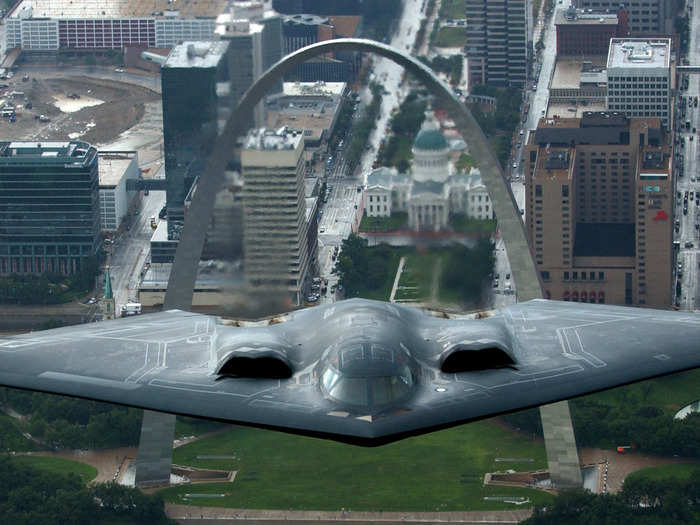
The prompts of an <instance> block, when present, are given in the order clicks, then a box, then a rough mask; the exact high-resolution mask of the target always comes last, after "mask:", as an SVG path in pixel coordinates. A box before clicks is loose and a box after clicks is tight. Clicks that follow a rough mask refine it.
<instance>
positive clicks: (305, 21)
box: [284, 13, 328, 25]
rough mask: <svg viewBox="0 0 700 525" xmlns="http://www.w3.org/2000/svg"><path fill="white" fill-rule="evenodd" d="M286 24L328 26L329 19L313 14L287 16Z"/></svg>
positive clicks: (285, 17) (285, 18)
mask: <svg viewBox="0 0 700 525" xmlns="http://www.w3.org/2000/svg"><path fill="white" fill-rule="evenodd" d="M284 23H285V24H298V25H320V24H328V18H327V17H325V16H319V15H312V14H306V13H304V14H298V15H285V16H284Z"/></svg>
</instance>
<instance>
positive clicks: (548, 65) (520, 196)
mask: <svg viewBox="0 0 700 525" xmlns="http://www.w3.org/2000/svg"><path fill="white" fill-rule="evenodd" d="M568 7H569V0H565V1H564V2H563V3H562V4H557V6H556V7H555V9H566V8H568ZM554 19H555V15H554V14H553V15H552V16H551V17H550V19H549V21H548V22H547V24H546V25H544V26H543V27H540V26H538V28H537V29H538V30H541V31H544V36H543V39H542V42H543V43H544V45H545V47H544V49H543V50H542V53H541V55H540V56H541V60H538V61H537V65H536V66H535V73H537V71H538V70H539V75H538V76H537V77H536V78H535V79H534V80H535V83H536V84H537V91H535V92H533V91H531V90H530V89H526V91H525V98H526V100H527V102H529V104H530V111H529V112H528V114H527V117H526V119H525V123H524V124H523V126H522V128H520V129H522V131H523V132H524V133H523V135H522V139H521V142H522V146H524V145H525V144H527V140H528V137H529V133H530V132H531V131H534V130H535V129H537V122H538V121H539V119H540V118H541V117H542V115H543V113H546V111H547V103H548V100H549V80H550V78H551V76H552V72H553V70H554V62H555V60H556V50H557V35H556V30H555V27H554ZM539 23H540V24H541V19H540V21H539ZM535 33H536V38H538V37H537V33H538V31H536V32H535ZM540 65H541V67H540ZM522 146H521V147H519V148H517V150H516V153H515V155H514V161H513V162H514V163H516V164H517V166H518V167H517V168H516V169H512V167H511V166H505V169H506V171H509V170H510V169H512V172H511V175H512V182H511V188H512V190H513V195H514V196H515V201H516V202H517V205H518V208H520V209H521V210H525V179H524V176H523V171H522V157H523V149H524V148H523V147H522ZM522 217H523V220H525V215H524V214H523V216H522ZM509 274H510V264H509V262H508V254H507V253H506V251H505V246H504V243H503V239H500V238H499V239H498V240H497V242H496V264H495V268H494V276H498V277H499V279H498V284H497V285H496V286H495V287H494V288H493V292H494V295H493V307H494V308H502V307H504V306H508V305H510V304H514V303H515V298H516V296H515V293H514V292H515V288H514V284H513V282H512V280H510V279H506V276H507V275H509ZM494 283H495V281H494ZM507 286H510V287H511V288H512V292H513V293H510V291H508V293H506V287H507Z"/></svg>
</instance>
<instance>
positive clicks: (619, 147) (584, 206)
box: [524, 112, 674, 307]
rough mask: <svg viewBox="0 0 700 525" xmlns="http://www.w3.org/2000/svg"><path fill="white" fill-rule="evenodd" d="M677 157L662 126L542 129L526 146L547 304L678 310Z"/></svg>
mask: <svg viewBox="0 0 700 525" xmlns="http://www.w3.org/2000/svg"><path fill="white" fill-rule="evenodd" d="M670 151H671V150H670V144H669V140H668V132H667V131H666V130H665V129H664V127H663V125H662V124H661V121H660V120H659V119H658V118H646V119H641V118H636V119H629V118H627V117H626V116H625V115H623V114H622V113H607V112H589V113H585V114H584V116H583V118H581V119H575V118H564V119H541V120H540V122H539V125H538V127H537V130H536V131H535V132H534V133H531V134H530V138H529V141H528V144H527V145H526V146H525V155H524V168H525V177H526V182H525V192H526V193H525V201H526V207H527V220H526V228H527V232H528V236H529V240H530V246H531V249H532V252H533V254H534V256H535V262H536V265H537V269H538V270H539V272H540V276H541V279H542V283H543V289H544V293H545V297H546V298H551V299H557V300H564V301H581V302H595V303H610V304H623V305H648V306H654V307H663V306H669V305H670V303H671V291H672V288H671V284H672V283H671V276H672V254H673V248H672V241H673V234H672V232H673V224H672V223H673V220H672V217H673V201H674V195H673V193H674V192H673V181H672V175H671V173H672V165H671V162H672V160H671V155H670Z"/></svg>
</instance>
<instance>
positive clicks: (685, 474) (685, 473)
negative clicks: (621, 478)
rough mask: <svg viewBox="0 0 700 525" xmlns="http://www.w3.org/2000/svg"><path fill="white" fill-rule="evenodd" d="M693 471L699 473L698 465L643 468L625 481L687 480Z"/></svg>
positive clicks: (684, 464) (681, 464)
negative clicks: (640, 479)
mask: <svg viewBox="0 0 700 525" xmlns="http://www.w3.org/2000/svg"><path fill="white" fill-rule="evenodd" d="M695 471H700V464H698V463H678V464H674V465H662V466H660V467H649V468H644V469H642V470H638V471H637V472H633V473H632V474H630V475H629V476H627V479H637V478H642V479H648V480H652V481H658V480H660V479H666V478H677V479H688V478H689V477H690V475H691V474H692V473H693V472H695Z"/></svg>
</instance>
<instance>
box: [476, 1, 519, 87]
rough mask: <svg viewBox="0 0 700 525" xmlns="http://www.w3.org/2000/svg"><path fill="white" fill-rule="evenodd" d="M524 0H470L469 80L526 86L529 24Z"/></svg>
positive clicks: (499, 84) (478, 82) (491, 83)
mask: <svg viewBox="0 0 700 525" xmlns="http://www.w3.org/2000/svg"><path fill="white" fill-rule="evenodd" d="M525 9H526V2H525V1H524V0H467V1H466V16H467V57H468V58H469V82H470V84H490V85H494V86H523V85H525V83H526V82H527V59H528V45H527V41H528V28H527V17H526V12H525Z"/></svg>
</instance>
